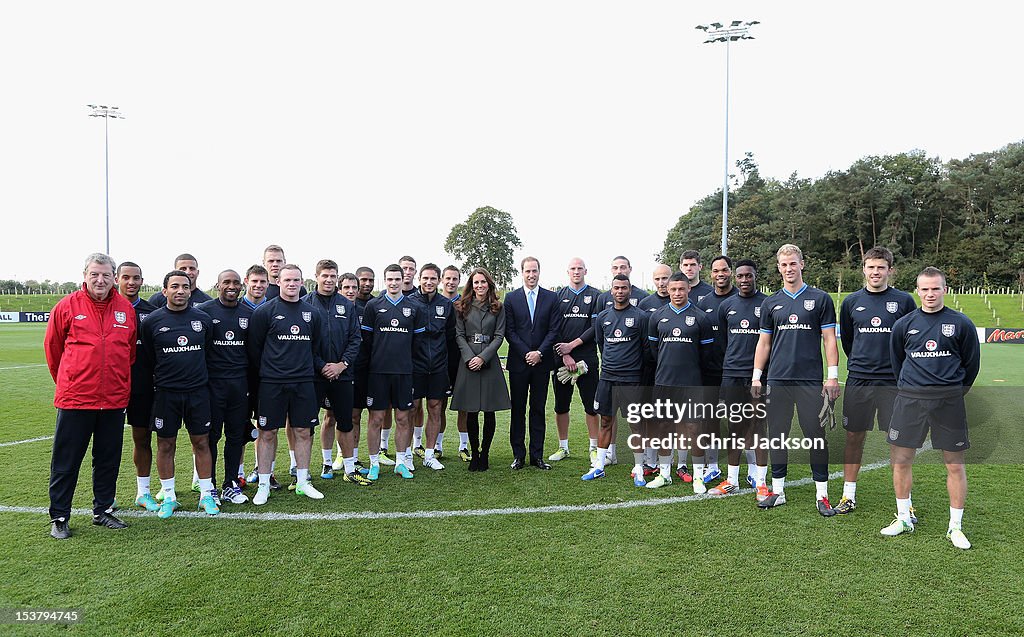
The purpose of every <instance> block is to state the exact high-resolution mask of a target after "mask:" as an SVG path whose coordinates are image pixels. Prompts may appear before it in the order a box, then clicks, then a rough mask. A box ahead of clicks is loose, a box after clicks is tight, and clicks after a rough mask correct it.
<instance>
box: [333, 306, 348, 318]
mask: <svg viewBox="0 0 1024 637" xmlns="http://www.w3.org/2000/svg"><path fill="white" fill-rule="evenodd" d="M334 311H335V312H337V313H338V314H340V315H341V316H345V306H344V305H341V304H340V303H339V304H338V305H335V306H334Z"/></svg>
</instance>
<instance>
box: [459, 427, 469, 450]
mask: <svg viewBox="0 0 1024 637" xmlns="http://www.w3.org/2000/svg"><path fill="white" fill-rule="evenodd" d="M467 447H469V434H468V433H467V432H465V431H460V432H459V449H465V448H467Z"/></svg>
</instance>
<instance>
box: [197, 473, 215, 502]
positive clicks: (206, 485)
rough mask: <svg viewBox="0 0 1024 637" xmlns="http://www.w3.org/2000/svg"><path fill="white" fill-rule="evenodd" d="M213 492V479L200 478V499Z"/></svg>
mask: <svg viewBox="0 0 1024 637" xmlns="http://www.w3.org/2000/svg"><path fill="white" fill-rule="evenodd" d="M211 491H213V478H199V497H200V498H202V497H205V496H208V495H210V492H211Z"/></svg>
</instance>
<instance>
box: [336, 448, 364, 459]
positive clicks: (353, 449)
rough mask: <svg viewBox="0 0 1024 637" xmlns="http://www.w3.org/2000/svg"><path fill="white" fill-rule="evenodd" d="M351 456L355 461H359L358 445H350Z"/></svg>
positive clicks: (339, 453)
mask: <svg viewBox="0 0 1024 637" xmlns="http://www.w3.org/2000/svg"><path fill="white" fill-rule="evenodd" d="M338 455H339V456H340V455H341V452H340V451H339V452H338ZM352 457H353V458H354V459H355V461H356V462H359V447H352Z"/></svg>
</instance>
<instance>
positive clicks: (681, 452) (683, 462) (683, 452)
mask: <svg viewBox="0 0 1024 637" xmlns="http://www.w3.org/2000/svg"><path fill="white" fill-rule="evenodd" d="M676 453H677V454H678V456H679V463H678V464H677V465H676V466H677V467H685V466H686V449H679V450H678V451H677V452H676ZM671 457H672V456H669V458H670V459H671Z"/></svg>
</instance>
